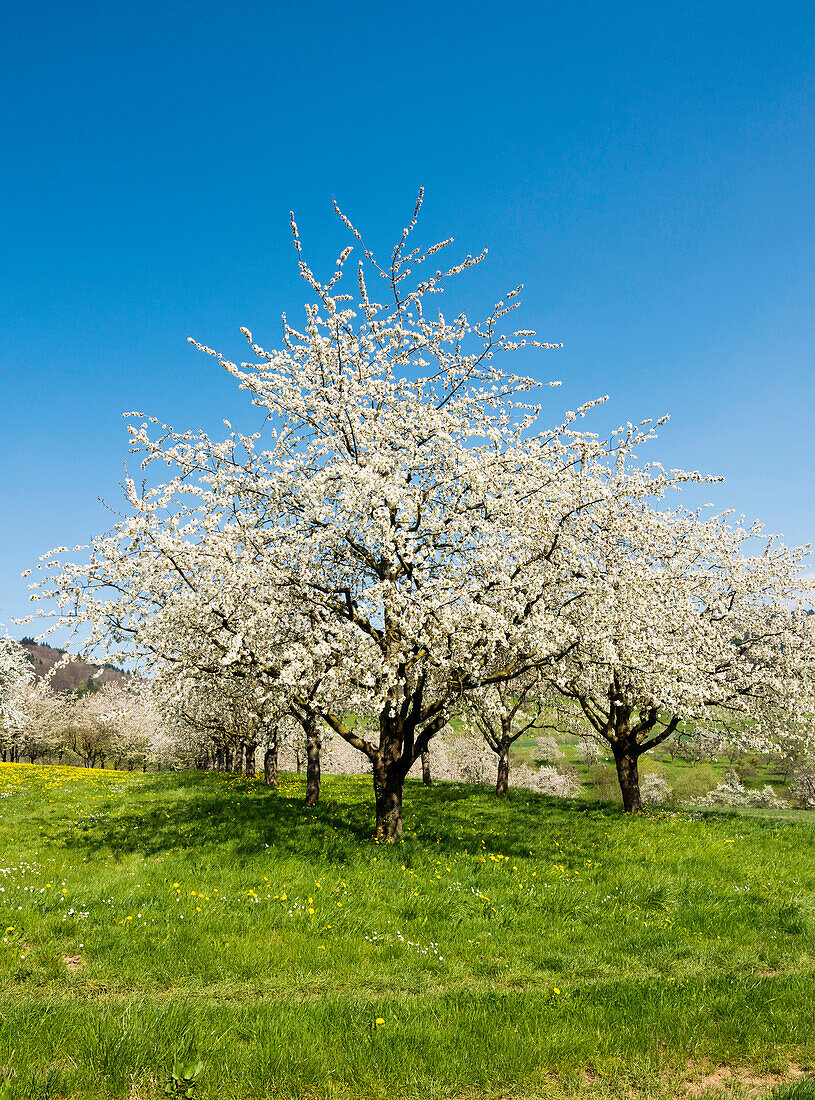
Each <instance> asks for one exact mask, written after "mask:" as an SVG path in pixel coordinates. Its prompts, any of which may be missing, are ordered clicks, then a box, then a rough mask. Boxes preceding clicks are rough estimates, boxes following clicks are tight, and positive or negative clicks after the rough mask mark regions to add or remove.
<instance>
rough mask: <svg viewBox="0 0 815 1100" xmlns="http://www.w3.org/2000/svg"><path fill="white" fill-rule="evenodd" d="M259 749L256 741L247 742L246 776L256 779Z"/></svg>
mask: <svg viewBox="0 0 815 1100" xmlns="http://www.w3.org/2000/svg"><path fill="white" fill-rule="evenodd" d="M257 751H258V747H257V745H256V744H255V742H254V741H247V742H246V778H247V779H254V777H255V753H256V752H257Z"/></svg>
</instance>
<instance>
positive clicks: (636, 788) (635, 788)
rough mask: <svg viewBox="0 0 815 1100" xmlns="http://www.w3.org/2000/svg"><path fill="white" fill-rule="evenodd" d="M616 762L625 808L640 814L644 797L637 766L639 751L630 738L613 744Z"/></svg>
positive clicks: (631, 812)
mask: <svg viewBox="0 0 815 1100" xmlns="http://www.w3.org/2000/svg"><path fill="white" fill-rule="evenodd" d="M612 747H613V749H614V763H615V764H616V765H617V778H618V780H619V781H620V791H621V793H622V796H623V810H624V811H625V812H626V813H627V814H638V813H640V812H641V811H642V799H641V798H640V776H639V768H638V766H637V759H638V756H639V753H638V752H637V751H636V747H635V745H633V744H632V743H631V741H630V740H627V739H626V740H625V741H622V742H617V743H616V744H614V745H613V746H612Z"/></svg>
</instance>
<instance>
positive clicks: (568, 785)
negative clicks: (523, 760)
mask: <svg viewBox="0 0 815 1100" xmlns="http://www.w3.org/2000/svg"><path fill="white" fill-rule="evenodd" d="M510 780H511V784H512V785H513V786H516V787H525V788H526V789H527V790H532V791H540V793H541V794H551V795H554V796H555V797H556V798H572V797H573V796H574V795H575V793H576V792H577V790H578V788H579V787H580V775H579V773H578V771H577V768H563V769H558V768H552V767H547V766H544V767H542V768H538V769H537V771H536V770H535V769H534V768H530V767H529V766H528V765H526V764H521V765H519V766H518V767H517V768H515V769H514V773H511V776H510Z"/></svg>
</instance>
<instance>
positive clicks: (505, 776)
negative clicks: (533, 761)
mask: <svg viewBox="0 0 815 1100" xmlns="http://www.w3.org/2000/svg"><path fill="white" fill-rule="evenodd" d="M508 790H509V748H503V747H502V748H501V749H500V750H499V752H498V779H497V780H496V783H495V793H496V794H506V793H507V791H508Z"/></svg>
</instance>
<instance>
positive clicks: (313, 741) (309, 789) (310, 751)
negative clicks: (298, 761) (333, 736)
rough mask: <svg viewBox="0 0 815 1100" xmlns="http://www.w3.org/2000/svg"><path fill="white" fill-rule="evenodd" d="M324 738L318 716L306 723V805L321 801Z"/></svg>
mask: <svg viewBox="0 0 815 1100" xmlns="http://www.w3.org/2000/svg"><path fill="white" fill-rule="evenodd" d="M321 746H322V738H321V737H320V730H319V727H318V725H317V719H316V718H310V719H309V721H308V723H307V725H306V805H307V806H316V805H317V803H318V802H319V801H320V748H321Z"/></svg>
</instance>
